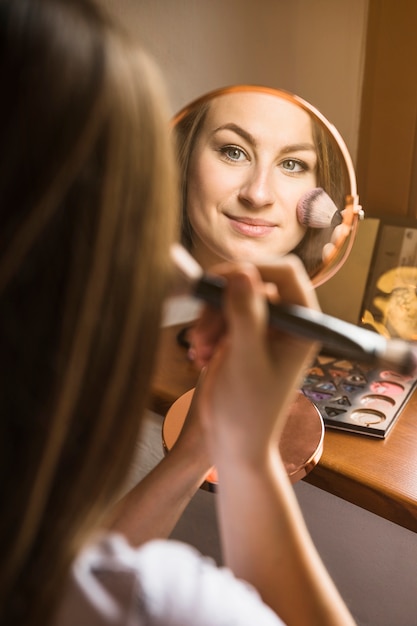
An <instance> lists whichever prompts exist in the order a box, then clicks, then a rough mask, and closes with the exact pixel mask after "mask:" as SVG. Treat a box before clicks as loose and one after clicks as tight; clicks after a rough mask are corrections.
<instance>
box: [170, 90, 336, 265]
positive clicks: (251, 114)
mask: <svg viewBox="0 0 417 626" xmlns="http://www.w3.org/2000/svg"><path fill="white" fill-rule="evenodd" d="M177 117H178V121H177V123H176V124H175V128H174V132H175V137H176V140H177V146H178V155H179V163H180V168H181V178H182V191H183V213H182V224H183V226H182V239H183V243H184V245H185V246H186V247H187V248H188V249H189V250H190V251H191V252H192V254H193V255H194V256H195V258H196V259H197V260H199V262H200V263H201V264H202V265H203V266H204V267H206V268H208V267H210V266H211V265H213V264H214V263H215V262H218V261H219V260H222V259H228V260H231V259H238V260H239V259H245V260H250V261H253V262H258V263H259V262H265V260H270V259H271V258H272V259H273V258H276V257H280V256H283V255H284V254H288V253H289V252H294V253H295V254H297V255H298V256H299V257H300V258H301V259H302V261H303V263H304V265H305V267H306V269H307V271H308V273H309V275H310V276H311V277H313V276H314V275H315V273H316V272H317V271H318V269H319V268H320V267H321V265H322V263H323V261H324V260H325V259H324V249H325V246H326V244H328V243H329V242H330V240H331V237H332V234H333V230H334V226H335V225H333V227H329V228H327V227H326V228H320V229H317V228H311V227H306V226H305V225H304V223H302V222H301V223H300V220H299V215H298V213H297V204H298V202H299V200H300V198H302V197H303V194H305V193H306V192H309V191H311V190H313V189H314V188H317V187H321V188H322V189H324V190H325V191H326V192H327V194H328V195H329V196H330V197H331V198H332V199H333V201H334V202H335V204H336V206H337V207H338V209H339V211H340V212H341V211H342V210H343V209H344V200H345V197H344V193H345V190H346V188H347V186H346V180H344V175H343V169H342V167H341V159H340V157H339V156H338V155H337V153H336V148H335V146H334V145H333V142H332V140H331V138H330V136H329V135H328V133H327V132H326V131H325V130H324V128H323V127H322V126H321V124H319V123H318V122H317V121H315V120H314V118H313V117H312V116H311V115H310V113H308V112H307V111H306V110H304V109H303V108H302V107H301V106H300V105H299V104H295V103H294V102H292V101H291V100H290V99H289V98H288V97H283V95H282V94H280V92H275V91H274V90H272V89H264V88H259V87H245V88H239V87H235V88H233V87H232V88H230V89H224V90H220V91H219V92H217V93H215V94H214V96H212V97H211V98H209V99H201V100H200V101H197V102H196V104H195V105H194V106H193V105H191V106H190V107H189V108H187V109H186V110H184V112H183V113H180V114H179V115H178V116H177Z"/></svg>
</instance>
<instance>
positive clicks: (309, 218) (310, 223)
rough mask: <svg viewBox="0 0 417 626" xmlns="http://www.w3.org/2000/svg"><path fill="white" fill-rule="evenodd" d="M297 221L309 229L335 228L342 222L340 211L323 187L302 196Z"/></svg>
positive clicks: (298, 206) (298, 205)
mask: <svg viewBox="0 0 417 626" xmlns="http://www.w3.org/2000/svg"><path fill="white" fill-rule="evenodd" d="M297 219H298V221H299V223H300V224H302V225H303V226H306V227H307V228H329V227H330V226H331V227H333V228H334V227H335V226H337V225H338V224H340V223H341V222H342V216H341V213H340V211H339V210H338V208H337V206H336V205H335V203H334V202H333V200H332V199H331V198H330V196H329V195H328V194H327V193H326V192H325V191H324V189H322V188H321V187H316V188H315V189H311V190H310V191H307V192H306V193H305V194H303V195H302V196H301V198H300V200H299V201H298V204H297Z"/></svg>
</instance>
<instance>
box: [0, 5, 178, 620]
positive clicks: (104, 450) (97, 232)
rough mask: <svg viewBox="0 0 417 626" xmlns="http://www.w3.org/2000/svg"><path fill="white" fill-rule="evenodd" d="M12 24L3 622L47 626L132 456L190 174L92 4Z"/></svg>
mask: <svg viewBox="0 0 417 626" xmlns="http://www.w3.org/2000/svg"><path fill="white" fill-rule="evenodd" d="M0 30H1V41H0V46H1V53H0V55H1V59H0V83H1V85H2V97H1V98H0V140H1V145H2V150H1V152H0V255H1V256H0V345H1V346H2V347H1V353H0V362H1V364H2V368H1V375H0V395H1V397H0V406H1V420H0V440H1V449H0V481H1V496H2V503H3V505H2V516H1V533H0V542H1V578H0V606H1V609H0V610H1V624H4V625H6V624H7V625H8V626H10V625H11V624H14V625H18V624H30V623H33V624H42V625H45V624H47V623H48V621H49V620H50V618H51V615H52V613H53V610H54V608H55V605H56V603H57V602H58V600H59V594H60V591H61V589H62V586H63V585H64V582H65V577H66V576H67V573H68V568H69V567H70V564H71V562H72V560H73V559H74V557H75V555H76V554H77V552H78V550H79V548H80V546H82V545H83V544H84V543H85V541H86V539H87V538H88V537H89V536H90V534H91V533H92V532H93V531H94V529H95V528H96V527H97V524H98V523H99V522H100V520H101V519H102V516H103V515H104V514H105V512H106V511H107V508H108V506H109V504H110V503H111V502H112V501H113V500H114V498H116V497H117V495H118V493H119V490H120V489H121V487H122V485H123V482H124V480H125V477H126V472H127V469H128V467H129V464H130V460H131V457H132V454H133V450H134V445H135V440H136V438H137V436H138V430H139V425H140V416H141V414H142V412H143V410H144V408H145V406H146V402H147V395H148V389H149V385H150V376H151V371H152V363H153V356H154V353H155V348H156V341H157V333H158V328H159V321H160V312H161V304H162V299H163V297H164V296H165V294H166V289H167V283H168V280H169V278H170V262H169V248H170V244H171V242H172V241H173V239H174V237H175V235H176V230H177V212H176V211H177V204H178V203H177V184H176V180H175V171H174V169H173V163H174V158H173V151H172V149H171V144H170V141H169V137H168V132H167V119H168V118H167V113H166V111H167V107H166V95H165V93H164V90H163V87H162V86H161V80H160V76H159V73H158V71H157V70H156V68H155V67H154V65H153V63H152V62H151V61H150V60H149V58H148V56H147V55H146V54H145V53H144V52H143V51H142V50H141V49H140V48H138V46H137V45H134V44H132V43H131V42H130V41H129V40H128V39H127V38H126V37H125V36H124V34H122V33H121V31H120V30H119V29H118V28H116V27H115V26H113V24H112V23H111V22H110V20H108V19H107V18H106V17H105V16H104V15H103V14H102V13H101V11H99V10H98V8H97V7H96V5H95V4H94V3H93V1H92V0H91V1H90V0H71V2H68V1H67V0H18V1H16V0H0ZM165 125H166V126H165Z"/></svg>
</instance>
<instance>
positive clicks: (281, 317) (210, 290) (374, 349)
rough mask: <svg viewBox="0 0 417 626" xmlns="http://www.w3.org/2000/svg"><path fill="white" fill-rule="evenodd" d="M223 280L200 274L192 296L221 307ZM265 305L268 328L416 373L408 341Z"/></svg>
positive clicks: (415, 353)
mask: <svg viewBox="0 0 417 626" xmlns="http://www.w3.org/2000/svg"><path fill="white" fill-rule="evenodd" d="M225 283H226V281H225V279H223V278H220V277H217V276H208V275H203V277H202V278H201V279H200V280H199V281H198V282H197V283H196V285H195V288H194V295H195V296H196V297H197V298H199V299H201V300H204V301H205V302H207V303H209V304H211V305H212V306H215V307H221V306H222V300H223V291H224V287H225ZM268 308H269V323H270V326H271V327H272V328H276V329H278V330H282V331H284V332H287V333H290V334H292V335H296V336H298V337H303V338H305V339H311V340H313V341H317V342H319V343H321V344H322V349H323V352H325V353H326V354H329V355H330V356H336V357H341V358H345V359H349V360H355V361H366V362H368V363H369V364H370V365H375V366H380V365H383V366H386V367H389V368H392V369H394V370H396V371H398V372H400V373H401V374H405V375H414V374H416V370H417V350H416V348H415V347H414V345H413V344H412V343H411V342H408V341H404V340H402V339H389V340H387V339H385V338H384V337H382V335H378V334H377V333H375V332H373V331H370V330H367V329H366V328H360V327H358V326H355V325H354V324H350V323H349V322H345V321H343V320H339V319H337V318H335V317H332V316H331V315H327V314H325V313H322V312H321V311H315V310H313V309H309V308H307V307H303V306H300V305H295V304H291V305H287V304H272V303H271V302H268Z"/></svg>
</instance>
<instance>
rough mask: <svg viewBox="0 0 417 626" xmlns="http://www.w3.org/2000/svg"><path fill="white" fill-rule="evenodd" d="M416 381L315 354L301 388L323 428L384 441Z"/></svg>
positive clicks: (387, 371) (390, 372)
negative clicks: (326, 427)
mask: <svg viewBox="0 0 417 626" xmlns="http://www.w3.org/2000/svg"><path fill="white" fill-rule="evenodd" d="M415 384H416V379H415V378H411V377H407V376H402V375H401V374H398V373H397V372H394V371H390V370H387V369H381V368H379V369H375V368H374V367H371V366H367V365H366V364H364V363H360V364H359V363H354V362H351V361H348V360H342V359H338V358H335V357H332V356H327V355H325V354H319V355H318V357H317V359H316V361H315V362H314V364H313V366H312V367H311V368H310V369H309V370H308V372H307V375H306V377H305V379H304V383H303V385H302V391H303V393H304V394H305V395H306V396H307V398H309V400H311V401H312V402H313V403H314V404H315V405H316V407H317V408H318V410H319V411H320V414H321V416H322V418H323V421H324V423H325V424H326V426H329V427H331V428H337V429H339V430H346V431H351V432H355V433H360V434H364V435H369V436H372V437H379V438H384V437H386V436H387V434H388V433H389V431H390V429H391V428H392V426H393V425H394V423H395V420H396V419H397V417H398V416H399V414H400V412H401V409H402V408H403V406H404V404H405V402H406V400H407V398H408V397H409V395H410V394H411V392H412V390H413V389H414V387H415Z"/></svg>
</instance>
